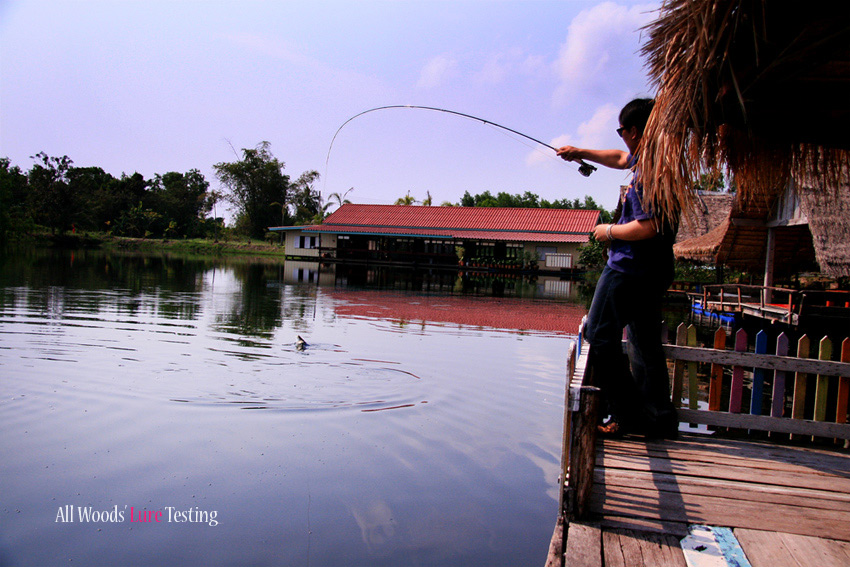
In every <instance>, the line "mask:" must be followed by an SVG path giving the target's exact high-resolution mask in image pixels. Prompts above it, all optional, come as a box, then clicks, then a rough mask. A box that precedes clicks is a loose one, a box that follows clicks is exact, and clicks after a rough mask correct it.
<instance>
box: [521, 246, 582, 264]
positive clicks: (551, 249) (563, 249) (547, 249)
mask: <svg viewBox="0 0 850 567" xmlns="http://www.w3.org/2000/svg"><path fill="white" fill-rule="evenodd" d="M579 246H581V244H580V243H577V242H525V243H523V247H524V250H525V252H529V253H531V254H535V255H536V256H537V258H538V261H539V266H540V267H541V268H543V267H545V265H546V264H545V255H546V254H548V253H553V254H570V255H572V257H573V259H572V267H574V268H575V267H576V266H578V256H579Z"/></svg>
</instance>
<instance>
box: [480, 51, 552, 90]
mask: <svg viewBox="0 0 850 567" xmlns="http://www.w3.org/2000/svg"><path fill="white" fill-rule="evenodd" d="M546 74H547V68H546V63H545V60H544V58H543V57H542V56H539V55H529V54H527V53H525V52H523V51H522V50H519V49H514V50H512V51H507V52H499V53H495V54H493V55H491V56H490V58H489V59H487V61H485V62H484V65H483V66H482V68H481V70H480V71H478V72H477V73H476V74H475V79H476V80H477V81H478V82H480V83H484V84H486V85H498V84H501V83H504V82H506V81H508V80H510V79H512V78H515V77H516V76H517V75H522V76H529V77H534V76H545V75H546Z"/></svg>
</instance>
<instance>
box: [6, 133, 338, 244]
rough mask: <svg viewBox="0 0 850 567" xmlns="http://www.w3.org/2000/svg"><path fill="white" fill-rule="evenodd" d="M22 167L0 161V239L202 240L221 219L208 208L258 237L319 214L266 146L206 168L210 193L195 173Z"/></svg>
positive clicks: (302, 181)
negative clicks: (214, 184) (230, 214)
mask: <svg viewBox="0 0 850 567" xmlns="http://www.w3.org/2000/svg"><path fill="white" fill-rule="evenodd" d="M32 159H33V160H34V163H33V165H32V167H31V168H30V169H29V170H23V169H21V167H20V166H18V165H14V164H12V163H11V161H10V160H9V158H5V157H3V158H0V240H5V239H6V238H7V237H8V236H9V235H10V234H15V233H27V232H35V231H38V230H39V229H41V230H43V229H47V230H49V231H51V232H52V233H54V234H63V233H68V232H76V231H93V232H106V233H110V234H114V235H116V236H131V237H157V238H204V237H213V236H217V235H219V234H220V233H221V231H222V230H223V229H224V219H223V218H222V217H221V216H218V215H217V214H216V212H217V207H216V205H217V204H218V203H219V202H221V201H227V202H229V203H230V204H232V205H234V208H235V217H234V223H233V227H231V230H233V231H234V232H236V233H238V234H243V235H247V236H250V237H253V238H262V237H263V236H264V235H265V232H266V228H267V227H269V226H276V225H280V224H297V223H303V222H310V221H312V220H313V219H314V217H315V216H316V215H317V214H318V213H319V212H320V211H321V206H320V199H319V194H318V191H316V190H315V189H314V188H313V184H314V183H315V181H316V180H317V179H318V177H319V174H318V173H317V172H315V171H308V172H305V173H304V174H302V175H301V176H300V177H298V179H296V180H295V181H291V180H290V177H289V176H288V175H286V174H284V173H283V169H284V163H283V162H282V161H280V160H278V159H277V158H275V157H274V155H273V154H272V153H271V150H270V144H269V143H268V142H262V143H260V144H259V145H258V146H257V147H255V148H250V149H243V150H242V155H241V156H238V155H237V159H236V160H235V161H233V162H222V163H217V164H215V165H214V166H213V169H214V171H215V175H216V177H217V178H218V179H219V181H220V182H221V184H222V185H223V186H224V187H225V188H226V189H227V192H226V193H222V192H219V191H211V190H210V184H209V182H208V181H207V180H206V179H205V178H204V175H203V174H202V173H201V172H200V171H199V170H197V169H191V170H189V171H187V172H176V171H171V172H168V173H164V174H155V175H154V176H153V177H152V178H145V177H144V176H143V175H142V174H140V173H133V174H132V175H127V174H126V173H125V174H122V175H121V176H120V177H115V176H113V175H111V174H110V173H107V172H106V171H104V170H103V169H102V168H100V167H77V166H75V165H74V162H73V161H72V160H71V159H70V158H69V157H68V156H61V157H55V156H49V155H47V154H46V153H44V152H39V153H38V154H36V155H34V156H32Z"/></svg>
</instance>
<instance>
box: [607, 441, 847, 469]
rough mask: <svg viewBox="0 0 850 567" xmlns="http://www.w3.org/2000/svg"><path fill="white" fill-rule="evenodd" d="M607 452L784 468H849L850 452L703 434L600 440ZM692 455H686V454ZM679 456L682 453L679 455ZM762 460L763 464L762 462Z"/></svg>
mask: <svg viewBox="0 0 850 567" xmlns="http://www.w3.org/2000/svg"><path fill="white" fill-rule="evenodd" d="M600 445H601V446H602V448H603V449H604V450H605V451H606V452H607V451H615V452H616V451H638V452H640V453H641V454H654V453H656V452H661V453H662V454H664V455H669V456H670V457H671V458H696V459H700V458H703V459H712V460H714V459H722V458H727V459H735V458H738V459H742V460H747V461H749V463H748V466H756V467H762V466H765V465H766V466H769V467H774V466H776V467H777V468H782V469H784V468H785V465H786V464H791V465H801V466H804V467H807V469H812V470H815V471H817V470H823V471H829V472H830V474H833V473H834V472H835V471H850V455H848V454H847V453H843V452H836V451H831V450H825V449H819V448H817V447H811V446H788V445H779V444H775V443H766V442H759V441H749V440H740V439H723V438H721V437H705V436H702V435H682V436H680V437H679V438H678V439H676V440H668V439H658V440H654V441H644V440H643V439H641V438H640V437H631V438H630V437H626V438H623V439H603V440H602V441H601V443H600ZM688 454H690V455H693V457H687V455H688ZM680 455H682V456H680ZM761 463H764V464H761Z"/></svg>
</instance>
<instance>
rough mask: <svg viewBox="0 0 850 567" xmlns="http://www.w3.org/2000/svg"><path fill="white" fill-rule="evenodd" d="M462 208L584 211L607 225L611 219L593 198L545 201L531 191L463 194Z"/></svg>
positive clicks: (610, 214)
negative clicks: (594, 213)
mask: <svg viewBox="0 0 850 567" xmlns="http://www.w3.org/2000/svg"><path fill="white" fill-rule="evenodd" d="M460 206H462V207H520V208H544V209H586V210H593V211H599V212H600V218H599V222H604V223H609V222H611V219H612V218H613V215H612V213H611V212H610V211H607V210H605V209H604V208H603V207H602V206H600V205H599V204H597V203H596V201H594V200H593V197H591V196H590V195H587V196H585V197H584V199H578V198H575V199H572V200H570V199H559V200H556V201H547V200H546V199H540V197H539V196H538V195H536V194H534V193H532V192H531V191H526V192H525V193H523V194H522V195H519V194H517V195H510V194H508V193H505V192H499V193H498V194H497V195H495V196H494V195H493V194H492V193H490V191H484V192H483V193H479V194H477V195H471V194H470V193H469V191H466V192H465V193H464V194H463V197H461V199H460Z"/></svg>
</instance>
